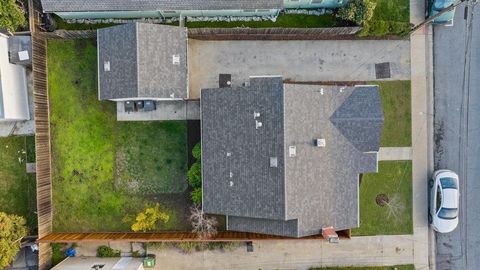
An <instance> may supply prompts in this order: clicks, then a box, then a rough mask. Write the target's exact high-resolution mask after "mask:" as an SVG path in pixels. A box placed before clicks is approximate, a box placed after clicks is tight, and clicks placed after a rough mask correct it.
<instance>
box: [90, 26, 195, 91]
mask: <svg viewBox="0 0 480 270" xmlns="http://www.w3.org/2000/svg"><path fill="white" fill-rule="evenodd" d="M97 43H98V74H99V76H98V80H99V82H98V83H99V97H100V99H125V98H159V99H160V98H187V73H188V72H187V30H186V28H184V27H177V26H167V25H158V24H147V23H130V24H124V25H119V26H113V27H109V28H103V29H98V32H97Z"/></svg>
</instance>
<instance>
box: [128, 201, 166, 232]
mask: <svg viewBox="0 0 480 270" xmlns="http://www.w3.org/2000/svg"><path fill="white" fill-rule="evenodd" d="M169 219H170V216H169V215H168V214H167V213H165V212H161V211H160V204H158V203H157V204H156V205H155V207H149V208H147V209H145V211H144V212H141V213H139V214H138V215H137V217H136V218H135V223H133V224H132V231H134V232H139V231H142V232H146V231H151V230H155V228H156V227H157V222H159V221H161V222H163V223H167V222H168V220H169Z"/></svg>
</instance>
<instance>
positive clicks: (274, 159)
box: [270, 157, 278, 168]
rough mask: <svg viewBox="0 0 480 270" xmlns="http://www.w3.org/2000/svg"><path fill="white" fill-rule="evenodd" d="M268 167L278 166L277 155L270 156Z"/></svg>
mask: <svg viewBox="0 0 480 270" xmlns="http://www.w3.org/2000/svg"><path fill="white" fill-rule="evenodd" d="M270 167H272V168H277V167H278V159H277V157H270Z"/></svg>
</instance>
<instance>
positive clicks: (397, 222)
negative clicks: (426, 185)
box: [352, 161, 413, 236]
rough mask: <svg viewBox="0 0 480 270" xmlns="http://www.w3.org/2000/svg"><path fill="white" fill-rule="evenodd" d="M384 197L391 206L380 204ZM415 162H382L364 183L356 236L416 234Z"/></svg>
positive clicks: (365, 178) (362, 183) (362, 181)
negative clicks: (414, 208) (414, 199)
mask: <svg viewBox="0 0 480 270" xmlns="http://www.w3.org/2000/svg"><path fill="white" fill-rule="evenodd" d="M379 194H384V195H386V197H387V198H388V203H387V205H383V206H380V205H378V204H377V196H378V195H379ZM412 233H413V225H412V162H411V161H382V162H379V168H378V173H367V174H364V175H363V176H362V179H361V183H360V227H359V228H355V229H352V235H355V236H358V235H392V234H412Z"/></svg>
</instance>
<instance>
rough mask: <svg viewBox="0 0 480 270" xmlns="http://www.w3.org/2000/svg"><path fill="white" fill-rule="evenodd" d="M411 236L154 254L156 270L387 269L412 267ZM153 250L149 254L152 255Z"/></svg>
mask: <svg viewBox="0 0 480 270" xmlns="http://www.w3.org/2000/svg"><path fill="white" fill-rule="evenodd" d="M413 241H414V240H413V237H412V235H395V236H376V237H353V238H352V239H351V240H343V241H340V243H339V244H330V243H328V242H326V241H323V240H283V241H261V242H254V243H253V245H254V252H247V251H246V247H245V246H242V247H239V248H237V249H235V250H234V251H203V252H193V253H191V254H184V253H182V252H180V251H178V250H175V249H163V250H156V251H154V253H155V255H156V258H157V267H156V268H155V269H159V270H160V269H222V270H223V269H229V270H236V269H238V270H240V269H241V270H248V269H252V270H258V269H262V270H265V269H308V268H309V267H312V266H321V267H325V266H351V265H355V266H386V265H396V264H412V263H413ZM150 252H152V250H149V253H150Z"/></svg>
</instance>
